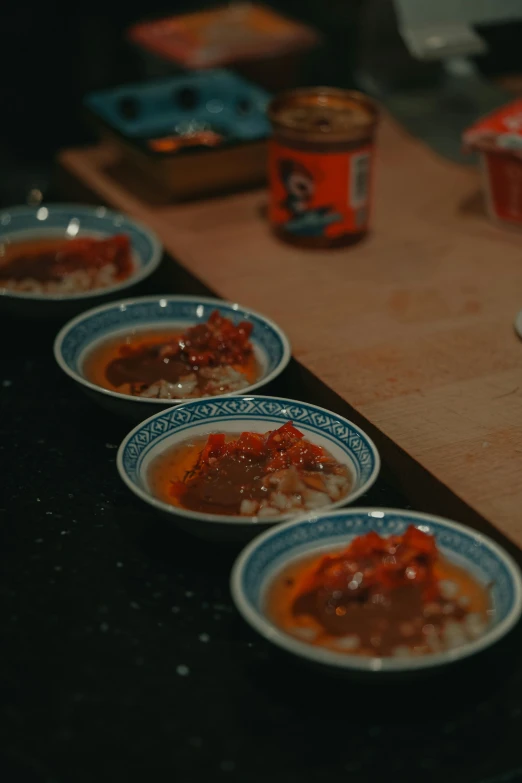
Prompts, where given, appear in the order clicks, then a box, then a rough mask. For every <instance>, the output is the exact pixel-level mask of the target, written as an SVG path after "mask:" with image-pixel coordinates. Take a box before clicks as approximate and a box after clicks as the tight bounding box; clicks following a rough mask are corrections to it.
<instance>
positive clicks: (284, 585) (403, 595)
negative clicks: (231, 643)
mask: <svg viewBox="0 0 522 783" xmlns="http://www.w3.org/2000/svg"><path fill="white" fill-rule="evenodd" d="M331 554H337V553H336V552H335V553H334V552H332V553H331ZM324 557H325V554H324V552H323V553H321V554H319V555H318V554H314V555H308V556H307V557H304V558H300V559H298V560H295V561H294V562H292V563H291V564H289V565H288V566H286V567H285V568H284V569H283V570H281V571H280V572H279V573H278V574H277V575H276V576H275V577H274V578H273V579H272V581H271V583H270V585H269V587H268V589H267V593H266V597H265V611H266V615H267V617H268V618H269V619H270V620H271V621H272V622H273V623H274V624H275V625H276V626H277V627H278V628H280V629H281V630H282V631H284V632H285V633H287V634H289V635H291V636H293V637H295V638H296V639H299V640H300V641H304V642H306V643H307V644H310V645H313V646H319V647H323V648H326V649H329V650H332V651H334V652H338V653H345V654H350V655H362V656H370V657H371V656H379V657H383V656H395V657H408V656H411V655H424V654H428V653H437V652H441V651H444V650H445V649H452V648H455V647H458V646H461V645H462V644H465V643H466V642H469V641H472V640H473V639H475V638H477V637H478V636H480V635H482V634H483V633H484V632H485V631H486V629H487V627H488V622H489V620H490V614H491V612H492V608H491V600H490V596H489V592H488V590H487V588H486V587H484V586H483V585H481V584H480V583H479V582H478V581H477V580H476V579H475V578H474V577H473V576H472V575H471V574H470V573H469V572H468V571H467V570H466V569H465V568H463V567H462V566H459V565H457V564H455V563H451V562H450V561H449V560H447V559H445V558H444V557H442V556H440V555H439V557H438V558H437V561H436V569H437V574H438V578H439V579H440V581H441V583H442V585H443V586H444V590H445V595H446V597H444V595H442V596H441V597H440V598H438V599H437V600H432V601H426V602H423V601H422V597H421V593H420V591H418V590H416V588H415V586H413V585H412V586H406V587H402V588H398V589H396V590H395V591H394V592H392V593H391V594H390V595H391V600H389V601H388V603H387V604H384V603H383V602H382V601H380V600H379V601H375V602H373V601H372V600H371V599H369V600H364V601H362V600H361V601H359V600H352V601H348V602H346V601H343V600H342V598H341V596H340V595H339V596H338V597H337V599H336V597H335V591H334V592H333V597H332V595H330V596H329V597H327V595H326V593H325V594H324V595H323V596H320V595H318V594H317V593H309V594H304V595H303V594H302V593H301V587H302V585H303V583H305V580H306V578H307V575H309V574H310V573H311V572H313V571H314V570H315V569H316V568H317V567H318V566H319V564H320V563H321V561H323V559H324ZM444 590H443V593H444ZM339 592H340V591H339ZM375 596H376V597H377V598H381V595H380V594H379V593H376V594H375Z"/></svg>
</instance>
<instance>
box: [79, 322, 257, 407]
mask: <svg viewBox="0 0 522 783" xmlns="http://www.w3.org/2000/svg"><path fill="white" fill-rule="evenodd" d="M180 336H181V331H177V332H176V331H154V330H147V331H140V332H136V333H133V334H129V335H126V336H125V337H115V338H111V339H109V340H105V341H103V342H102V343H101V344H100V345H99V346H97V347H95V348H94V349H93V350H92V351H91V352H90V353H89V354H88V356H87V357H86V359H85V362H84V366H83V372H84V374H85V377H86V378H88V380H90V381H92V383H95V384H96V385H98V386H102V387H103V388H105V389H110V390H112V391H118V392H120V393H122V394H137V393H139V391H141V390H142V388H143V387H147V386H150V385H152V384H155V383H157V382H159V381H162V380H164V381H166V382H167V383H172V384H177V383H179V382H180V381H181V380H182V379H183V378H185V377H187V376H189V375H192V374H193V373H194V374H195V376H196V379H197V386H196V388H197V393H192V395H191V396H194V397H197V396H201V394H202V392H203V389H204V387H205V384H206V383H207V382H208V378H205V377H204V375H202V374H201V372H200V371H194V370H193V368H192V367H191V366H190V365H189V364H187V363H186V362H184V361H181V360H179V359H177V358H169V357H162V356H161V355H160V351H161V348H162V346H163V345H165V344H166V343H168V342H171V341H175V340H177V339H178V338H179V337H180ZM129 349H130V351H131V352H132V353H131V352H130V351H129ZM232 368H233V369H234V370H236V371H237V372H240V373H241V374H242V375H244V376H245V379H246V381H247V382H248V385H250V384H252V383H254V382H255V381H256V380H257V378H259V376H260V374H261V368H260V366H259V363H258V361H257V359H256V357H255V355H254V353H252V354H251V355H250V356H249V358H248V360H247V361H246V362H245V363H244V364H241V365H239V364H236V365H232ZM246 385H247V384H246Z"/></svg>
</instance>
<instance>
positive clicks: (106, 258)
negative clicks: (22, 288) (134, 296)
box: [0, 235, 132, 283]
mask: <svg viewBox="0 0 522 783" xmlns="http://www.w3.org/2000/svg"><path fill="white" fill-rule="evenodd" d="M0 251H1V254H0V280H11V281H17V282H20V281H23V280H25V279H31V280H35V281H36V282H38V283H49V282H58V281H60V280H61V279H62V278H63V277H64V276H65V275H66V274H68V273H70V272H73V271H76V270H77V269H82V268H86V267H89V266H95V267H101V266H103V265H104V264H107V263H112V264H114V265H115V267H116V271H117V279H123V278H124V277H126V276H128V274H130V272H131V271H132V261H131V258H130V250H129V242H128V239H127V237H125V236H123V235H120V236H115V237H111V238H109V239H107V240H97V239H90V238H89V239H76V238H71V239H37V240H31V241H27V242H10V243H6V244H5V245H2V246H1V247H0Z"/></svg>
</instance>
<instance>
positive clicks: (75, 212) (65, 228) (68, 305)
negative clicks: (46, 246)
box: [0, 204, 163, 318]
mask: <svg viewBox="0 0 522 783" xmlns="http://www.w3.org/2000/svg"><path fill="white" fill-rule="evenodd" d="M115 234H126V235H127V236H128V237H129V239H130V243H131V249H132V259H133V263H134V272H133V273H132V274H131V275H130V276H129V277H128V278H126V279H125V280H121V281H120V282H118V283H115V284H114V285H111V286H107V288H96V289H93V290H92V291H82V292H81V293H75V294H44V293H36V292H32V291H12V290H10V289H8V288H0V308H1V309H2V310H4V311H8V312H11V313H13V314H17V315H18V314H19V315H26V316H43V317H45V316H47V317H57V318H59V317H65V318H66V317H70V316H72V315H74V314H75V313H77V312H80V311H81V310H84V309H85V308H86V307H92V306H93V305H95V304H98V303H100V302H103V301H106V300H107V299H108V298H111V297H112V298H114V296H115V295H119V294H120V293H121V292H124V291H126V290H127V289H129V288H131V287H132V286H134V285H136V284H137V283H139V282H141V281H142V280H144V279H145V278H146V277H148V276H149V275H151V274H152V272H154V270H155V269H156V268H157V266H158V264H159V263H160V261H161V256H162V253H163V248H162V245H161V243H160V241H159V240H158V238H157V236H156V235H155V234H154V233H153V232H152V231H150V230H149V229H148V228H146V227H145V226H144V225H142V224H141V223H138V222H137V221H135V220H132V219H131V218H129V217H126V216H125V215H121V214H119V213H117V212H112V211H111V210H109V209H106V208H105V207H88V206H83V205H81V204H52V205H49V206H38V207H12V208H10V209H6V210H3V211H2V212H0V256H1V249H2V246H3V245H6V244H9V243H11V242H28V241H31V240H38V239H53V238H58V239H60V238H63V239H72V238H83V237H94V238H98V239H106V238H108V237H111V236H114V235H115Z"/></svg>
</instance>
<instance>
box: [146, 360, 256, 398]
mask: <svg viewBox="0 0 522 783" xmlns="http://www.w3.org/2000/svg"><path fill="white" fill-rule="evenodd" d="M200 375H201V376H202V377H203V378H204V379H205V380H206V383H205V385H204V386H203V388H199V387H198V379H197V376H196V374H195V373H189V374H188V375H184V376H183V377H182V378H180V379H179V381H178V383H169V382H168V381H165V380H162V381H158V382H157V383H153V384H151V385H150V386H147V387H146V388H145V389H143V390H142V391H140V392H139V393H138V394H137V395H136V396H138V397H154V398H157V399H158V400H175V399H177V400H185V399H190V398H191V397H192V398H198V397H214V396H216V395H217V394H226V393H228V392H235V391H240V390H241V389H244V388H245V387H246V386H248V385H249V381H248V379H247V378H246V377H245V376H244V375H243V374H242V373H240V372H238V371H237V370H234V368H233V367H228V366H226V365H223V366H221V367H205V368H203V369H202V370H201V371H200Z"/></svg>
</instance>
